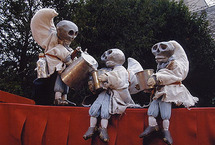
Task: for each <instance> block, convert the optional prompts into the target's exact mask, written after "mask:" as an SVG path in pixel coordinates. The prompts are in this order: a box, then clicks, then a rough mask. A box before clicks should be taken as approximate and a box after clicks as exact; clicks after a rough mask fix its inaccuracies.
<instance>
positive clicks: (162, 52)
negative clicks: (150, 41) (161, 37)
mask: <svg viewBox="0 0 215 145" xmlns="http://www.w3.org/2000/svg"><path fill="white" fill-rule="evenodd" d="M174 50H175V47H174V46H173V45H172V43H170V42H159V43H157V44H155V45H154V46H153V47H152V48H151V51H152V53H153V54H154V56H155V60H156V62H157V63H163V62H167V61H168V59H169V58H170V57H171V56H172V55H173V53H174Z"/></svg>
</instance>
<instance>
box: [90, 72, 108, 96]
mask: <svg viewBox="0 0 215 145" xmlns="http://www.w3.org/2000/svg"><path fill="white" fill-rule="evenodd" d="M109 71H110V70H109V69H104V68H102V69H99V70H94V71H92V72H91V75H92V80H90V81H89V82H88V85H89V89H90V90H91V92H93V93H96V92H100V91H101V90H103V87H104V86H103V83H102V82H100V81H99V79H98V78H99V76H100V75H102V74H104V73H106V72H109Z"/></svg>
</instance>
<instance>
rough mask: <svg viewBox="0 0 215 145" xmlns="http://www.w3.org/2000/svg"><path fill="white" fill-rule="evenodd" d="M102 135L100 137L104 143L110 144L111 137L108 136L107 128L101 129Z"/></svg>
mask: <svg viewBox="0 0 215 145" xmlns="http://www.w3.org/2000/svg"><path fill="white" fill-rule="evenodd" d="M99 131H100V134H99V137H100V139H101V140H102V141H104V142H109V136H108V132H107V128H102V127H100V128H99Z"/></svg>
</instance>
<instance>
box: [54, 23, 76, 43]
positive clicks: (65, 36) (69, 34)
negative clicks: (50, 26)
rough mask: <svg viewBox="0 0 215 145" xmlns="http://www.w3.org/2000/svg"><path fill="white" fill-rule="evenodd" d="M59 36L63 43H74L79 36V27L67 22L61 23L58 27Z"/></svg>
mask: <svg viewBox="0 0 215 145" xmlns="http://www.w3.org/2000/svg"><path fill="white" fill-rule="evenodd" d="M56 27H57V36H58V38H59V39H60V40H62V41H69V42H71V41H73V40H74V39H75V37H76V36H77V35H78V27H77V25H76V24H75V23H73V22H71V21H67V20H63V21H60V22H59V23H58V24H57V25H56Z"/></svg>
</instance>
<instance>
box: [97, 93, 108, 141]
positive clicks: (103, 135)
mask: <svg viewBox="0 0 215 145" xmlns="http://www.w3.org/2000/svg"><path fill="white" fill-rule="evenodd" d="M103 95H104V100H103V102H102V106H101V118H102V119H101V127H100V128H99V132H100V134H99V137H100V139H101V140H102V141H104V142H109V135H108V131H107V127H108V119H109V118H110V113H109V103H110V101H109V100H110V95H108V94H107V93H104V94H103Z"/></svg>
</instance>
